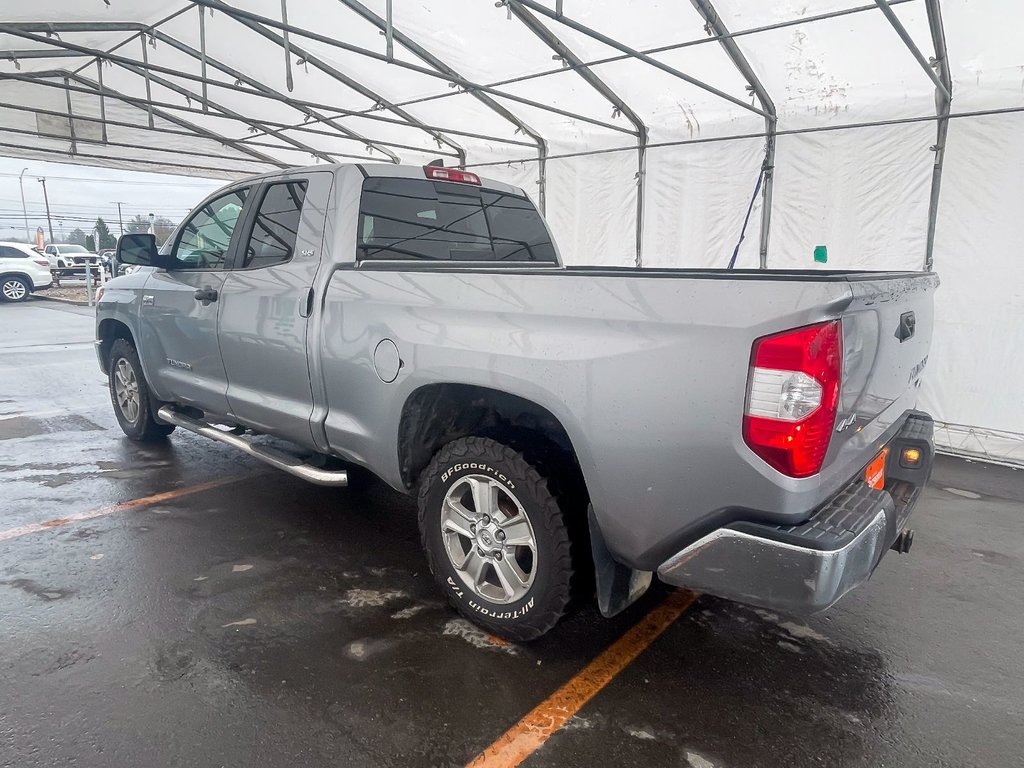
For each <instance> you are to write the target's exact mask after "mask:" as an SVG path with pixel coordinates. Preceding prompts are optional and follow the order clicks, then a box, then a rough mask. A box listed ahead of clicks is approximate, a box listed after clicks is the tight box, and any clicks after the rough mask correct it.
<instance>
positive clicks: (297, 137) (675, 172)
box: [0, 0, 1024, 463]
mask: <svg viewBox="0 0 1024 768" xmlns="http://www.w3.org/2000/svg"><path fill="white" fill-rule="evenodd" d="M6 5H8V6H13V7H5V8H4V10H3V11H0V154H5V155H11V156H18V157H32V158H39V159H47V160H55V159H60V160H64V161H66V162H74V163H82V164H92V165H102V166H105V167H120V168H125V169H132V170H156V171H167V172H174V173H192V174H195V175H200V176H208V177H224V178H233V177H238V176H242V175H246V174H250V173H258V172H263V171H267V170H272V169H274V168H277V167H282V166H288V165H308V164H311V163H317V162H334V161H339V162H354V161H360V160H368V161H377V162H398V161H401V162H406V163H421V164H422V163H426V162H428V161H430V160H433V159H435V158H439V157H440V158H443V159H444V161H445V164H447V165H460V164H461V165H467V166H469V167H473V168H475V169H477V170H479V171H480V172H481V173H482V174H484V175H486V176H491V177H495V178H500V179H504V180H508V181H511V182H513V183H516V184H518V185H519V186H522V187H523V188H524V189H526V190H527V191H528V192H529V193H530V194H531V196H533V197H534V198H535V199H536V200H537V201H538V202H539V203H540V204H541V205H542V206H543V207H544V209H545V212H546V214H547V217H548V219H549V220H550V222H551V223H552V227H553V229H554V231H555V235H556V238H557V239H558V242H559V246H560V249H561V251H562V253H563V255H564V256H565V257H566V260H567V261H568V262H569V263H577V264H617V265H632V264H640V265H642V266H683V267H725V266H727V265H728V264H729V262H730V259H731V257H732V256H733V255H734V250H735V259H736V260H735V266H737V267H746V268H749V267H758V266H767V268H769V269H771V268H831V269H844V268H860V269H909V270H917V269H923V268H925V267H926V265H927V264H928V263H931V259H934V268H935V269H936V271H938V272H939V274H940V275H941V277H942V281H943V285H942V287H941V289H940V291H939V293H938V294H937V297H936V303H937V327H936V331H935V340H934V345H933V353H932V355H931V360H930V362H929V367H928V373H927V376H926V381H925V387H924V390H923V400H924V402H923V403H922V406H923V407H924V408H926V409H928V410H930V411H931V412H932V413H934V414H935V415H936V417H937V418H938V419H939V420H940V421H941V422H942V426H941V427H940V429H939V430H938V435H937V438H938V441H939V442H940V443H941V444H942V445H943V446H944V447H946V448H947V449H950V450H954V451H959V452H965V453H971V454H977V455H982V456H987V457H990V458H995V459H999V460H1005V461H1012V462H1017V463H1024V408H1022V407H1021V405H1020V403H1019V401H1018V399H1017V397H1016V393H1015V392H1014V387H1013V384H1015V383H1016V382H1020V381H1024V355H1021V354H1018V353H1017V352H1016V347H1017V346H1018V345H1019V343H1020V341H1021V339H1020V337H1021V335H1022V331H1024V300H1022V288H1021V284H1022V282H1024V280H1022V278H1024V267H1022V266H1021V261H1020V259H1019V258H1017V255H1016V252H1017V251H1018V250H1019V248H1020V243H1021V240H1022V235H1024V217H1022V216H1020V215H1019V214H1018V213H1017V212H1018V210H1019V209H1020V208H1021V204H1022V202H1024V86H1022V78H1024V32H1022V30H1024V3H1020V2H1018V0H989V2H985V3H980V2H977V0H889V2H886V0H875V2H870V0H862V2H861V4H859V5H856V4H854V3H853V1H852V0H781V1H780V2H775V3H761V2H753V0H690V2H686V1H685V0H672V1H671V2H669V1H668V0H634V1H632V2H625V1H623V0H617V1H616V2H592V1H587V2H584V1H583V0H503V1H502V2H498V3H495V2H493V0H442V1H441V2H438V1H437V0H435V1H434V2H430V1H429V0H230V1H229V2H227V1H225V0H192V2H185V1H184V0H132V2H128V0H105V4H100V3H98V2H96V1H95V0H75V1H73V2H71V1H69V0H35V2H33V3H19V4H16V6H15V4H13V3H8V4H6ZM947 94H951V95H952V101H950V100H949V99H948V98H947ZM947 128H948V135H946V130H947ZM937 160H939V161H941V163H940V166H941V167H940V168H939V171H941V172H939V171H937V170H936V161H937ZM938 181H941V197H937V196H936V194H937V191H938V190H937V188H936V186H937V182H938ZM755 190H756V191H755ZM933 190H934V192H933ZM748 208H749V209H750V210H749V222H748V224H747V225H746V227H745V228H744V221H745V219H747V218H748ZM931 229H934V241H933V242H932V238H930V237H929V232H930V230H931ZM737 243H739V245H738V247H737ZM822 245H824V246H826V247H827V250H828V263H827V264H819V263H817V262H815V261H813V252H814V250H815V248H816V247H817V246H822Z"/></svg>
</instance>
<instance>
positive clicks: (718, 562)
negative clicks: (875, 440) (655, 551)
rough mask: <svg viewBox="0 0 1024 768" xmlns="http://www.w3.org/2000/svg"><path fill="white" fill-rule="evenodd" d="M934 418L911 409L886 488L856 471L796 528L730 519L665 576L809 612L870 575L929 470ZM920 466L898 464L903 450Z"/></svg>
mask: <svg viewBox="0 0 1024 768" xmlns="http://www.w3.org/2000/svg"><path fill="white" fill-rule="evenodd" d="M932 429H933V426H932V419H931V417H930V416H928V415H927V414H924V413H919V412H914V413H911V414H910V416H909V417H908V418H907V420H906V422H905V423H904V425H903V428H902V429H901V430H900V432H899V433H898V434H897V435H896V436H895V437H894V438H893V439H892V440H891V441H890V442H889V446H890V454H889V459H888V465H887V467H886V478H887V480H886V484H885V489H884V490H874V489H872V488H870V487H869V486H868V485H867V484H866V483H865V482H864V480H863V476H862V474H858V475H857V476H856V477H854V478H852V479H851V480H850V482H849V483H848V484H847V486H846V487H845V488H843V490H842V491H840V492H839V493H838V494H837V495H836V496H835V497H833V498H832V499H831V500H830V501H828V502H827V503H826V504H824V505H823V506H821V507H820V508H819V509H817V510H815V511H814V513H813V514H812V515H811V516H810V518H809V519H808V520H807V521H806V522H805V523H802V524H801V525H797V526H774V525H764V524H759V523H745V522H739V523H733V524H730V525H728V526H726V527H724V528H719V529H718V530H715V531H713V532H711V533H710V534H708V535H707V536H704V537H703V538H701V539H700V540H698V541H696V542H694V543H693V544H691V545H690V546H688V547H687V548H686V549H684V550H682V551H681V552H678V553H677V554H675V555H673V556H672V557H670V558H669V559H668V560H666V561H665V562H664V563H662V564H661V566H660V567H659V568H658V576H659V577H661V579H662V580H663V581H666V582H668V583H669V584H675V585H677V586H682V587H687V588H689V589H694V590H698V591H701V592H707V593H709V594H713V595H718V596H720V597H725V598H728V599H730V600H736V601H739V602H743V603H750V604H752V605H758V606H761V607H764V608H770V609H772V610H777V611H782V612H788V613H815V612H817V611H821V610H824V609H826V608H828V607H829V606H830V605H832V604H833V603H835V602H836V601H837V600H839V598H841V597H842V596H843V595H845V594H846V593H847V592H849V591H850V590H851V589H853V588H854V587H856V586H858V585H860V584H862V583H863V582H864V581H866V580H867V579H868V577H869V576H870V575H871V573H872V571H874V569H875V567H876V566H877V565H878V563H879V562H880V561H881V559H882V557H883V556H884V555H885V553H886V552H887V551H888V550H889V548H890V547H892V546H893V543H894V542H895V541H896V540H897V538H898V537H899V535H900V532H901V531H902V530H903V528H904V526H905V525H906V522H907V520H908V519H909V517H910V513H911V511H912V510H913V508H914V505H915V504H916V503H917V499H918V497H919V496H920V493H921V491H922V490H923V488H924V486H925V484H926V483H927V481H928V478H929V476H930V474H931V468H932V462H933V460H934V456H935V450H934V446H933V443H932ZM909 447H915V448H918V449H920V450H921V453H922V456H921V461H920V463H919V465H918V466H917V467H915V468H912V469H907V468H904V467H902V466H900V455H901V453H902V450H903V449H904V448H909Z"/></svg>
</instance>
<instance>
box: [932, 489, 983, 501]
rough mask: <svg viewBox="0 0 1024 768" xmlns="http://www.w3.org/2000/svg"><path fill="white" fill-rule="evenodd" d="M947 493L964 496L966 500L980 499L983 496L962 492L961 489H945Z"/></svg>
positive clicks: (971, 492)
mask: <svg viewBox="0 0 1024 768" xmlns="http://www.w3.org/2000/svg"><path fill="white" fill-rule="evenodd" d="M942 490H944V491H945V492H946V493H952V494H953V495H954V496H962V497H964V498H965V499H980V498H981V494H980V493H975V492H974V491H961V490H960V489H959V488H943V489H942Z"/></svg>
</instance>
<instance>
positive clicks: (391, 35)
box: [384, 0, 395, 61]
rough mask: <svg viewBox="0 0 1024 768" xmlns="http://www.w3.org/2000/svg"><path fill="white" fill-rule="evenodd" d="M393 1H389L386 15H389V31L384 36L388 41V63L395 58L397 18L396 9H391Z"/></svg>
mask: <svg viewBox="0 0 1024 768" xmlns="http://www.w3.org/2000/svg"><path fill="white" fill-rule="evenodd" d="M391 5H392V0H388V3H387V6H386V7H385V13H386V14H387V24H388V28H387V31H386V32H385V33H384V36H385V38H386V40H387V46H386V51H387V55H388V61H392V60H393V59H394V58H395V16H394V9H393V8H392V7H391Z"/></svg>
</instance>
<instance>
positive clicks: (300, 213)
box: [96, 165, 938, 640]
mask: <svg viewBox="0 0 1024 768" xmlns="http://www.w3.org/2000/svg"><path fill="white" fill-rule="evenodd" d="M117 258H118V259H119V261H120V262H121V263H125V264H136V265H140V266H142V267H143V268H142V269H139V270H138V271H137V272H135V273H133V274H130V275H126V276H124V277H118V278H116V279H115V280H112V281H111V282H110V283H108V284H107V287H106V290H105V292H104V293H103V295H102V298H101V299H100V301H99V305H98V310H97V324H96V333H97V342H96V345H97V346H96V349H97V353H98V357H99V365H100V367H101V368H102V370H103V372H104V373H105V374H107V375H108V376H109V381H110V395H111V400H112V402H113V405H114V412H115V414H116V415H117V419H118V421H119V422H120V424H121V426H122V428H123V429H124V432H125V433H126V434H127V435H128V436H129V437H130V438H132V439H134V440H152V439H159V438H164V437H166V436H167V435H168V434H169V433H170V432H171V431H172V430H173V429H174V428H175V427H182V428H184V429H187V430H191V431H193V432H196V433H198V434H201V435H205V436H207V437H210V438H213V439H215V440H218V441H220V442H222V443H225V444H228V445H231V446H233V447H236V448H238V449H240V450H243V451H246V452H247V453H249V454H251V455H252V456H255V457H257V458H259V459H261V460H262V461H265V462H267V463H269V464H272V465H274V466H276V467H278V468H280V469H282V470H284V471H286V472H290V473H292V474H294V475H297V476H299V477H303V478H305V479H307V480H310V481H312V482H314V483H320V484H325V485H339V486H343V485H346V484H347V482H348V479H349V476H350V474H351V475H353V476H354V473H356V472H364V471H367V470H368V471H369V472H372V473H373V474H375V475H377V476H379V477H380V478H382V479H383V480H384V482H386V483H388V484H389V485H390V486H392V487H393V488H396V489H398V490H399V491H402V492H405V493H408V494H416V497H417V499H418V508H419V526H420V531H421V534H422V540H423V546H424V549H425V550H426V555H427V558H428V561H429V563H430V568H431V570H432V572H433V573H434V576H435V577H436V579H437V582H438V584H439V585H440V588H441V589H442V590H444V592H445V593H446V594H447V596H448V597H449V599H450V600H451V602H452V603H453V604H454V605H455V607H456V608H457V609H458V610H459V611H461V612H462V613H463V614H464V615H465V616H467V617H469V618H470V619H472V620H474V621H476V622H477V623H479V624H480V625H482V626H484V627H485V628H487V629H488V630H490V631H492V632H494V633H496V634H499V635H501V636H504V637H507V638H511V639H514V640H529V639H532V638H535V637H538V636H540V635H541V634H543V633H544V632H546V631H548V630H549V629H551V628H552V627H553V626H554V625H555V623H556V622H557V621H558V620H559V619H560V617H561V616H562V615H563V614H564V613H565V611H566V608H567V606H568V605H569V602H570V597H571V595H572V594H573V592H574V591H576V592H578V591H579V590H587V591H590V593H591V594H592V593H593V592H595V591H596V595H597V601H598V605H599V607H600V609H601V611H602V612H603V613H604V614H605V615H613V614H615V613H617V612H618V611H621V610H622V609H623V608H624V607H626V606H627V605H629V604H630V603H631V602H632V601H634V600H635V599H636V598H637V597H639V595H641V594H642V593H643V592H644V591H645V590H646V589H647V587H648V585H649V584H650V583H651V580H652V578H653V576H654V574H655V573H656V574H657V575H658V577H659V578H660V579H661V580H663V581H665V582H668V583H670V584H675V585H680V586H684V587H688V588H691V589H694V590H698V591H702V592H707V593H711V594H715V595H720V596H723V597H726V598H730V599H733V600H738V601H743V602H746V603H751V604H754V605H759V606H765V607H768V608H771V609H774V610H779V611H785V612H795V613H799V612H804V613H806V612H814V611H818V610H822V609H824V608H826V607H828V606H830V605H831V604H832V603H834V602H835V601H836V600H838V599H839V598H840V597H842V595H844V594H845V593H846V592H847V591H849V590H850V589H852V588H853V587H855V586H857V585H858V584H860V583H861V582H863V581H864V580H866V579H867V578H868V577H869V576H870V574H871V573H872V571H873V570H874V568H875V567H876V566H877V565H878V563H879V561H880V560H881V558H882V556H883V555H884V554H885V553H886V551H887V550H888V549H890V548H892V549H897V550H899V551H906V550H907V549H908V548H909V546H910V543H911V540H912V531H910V530H909V529H907V528H906V527H905V524H906V522H907V518H908V516H909V514H910V511H911V508H912V507H913V506H914V504H915V502H916V500H917V497H918V495H919V494H920V492H921V489H922V488H923V487H924V485H925V483H926V481H927V479H928V476H929V474H930V472H931V465H932V459H933V445H932V420H931V418H930V417H929V416H928V415H927V414H924V413H921V412H919V411H916V410H914V406H915V401H916V398H917V390H918V387H919V384H920V380H921V375H922V372H923V371H924V368H925V365H926V363H927V361H928V350H929V345H930V341H931V331H932V298H933V292H934V290H935V289H936V287H937V285H938V279H937V277H936V276H935V275H933V274H929V273H894V272H837V271H832V272H828V271H770V272H758V271H744V270H732V271H729V270H685V269H632V268H567V267H564V266H563V265H562V263H561V259H560V257H559V254H558V249H557V248H556V246H555V244H554V242H553V241H552V237H551V233H550V231H549V230H548V228H547V226H546V224H545V222H544V220H543V218H542V217H541V215H540V214H539V213H538V212H537V210H536V208H535V207H534V206H533V204H532V203H531V202H530V200H529V198H528V197H527V196H526V194H525V193H524V192H523V191H522V190H521V189H517V188H515V187H512V186H509V185H507V184H503V183H500V182H496V181H490V180H487V179H481V178H480V177H478V176H477V175H476V174H473V173H469V172H466V171H461V170H457V169H451V168H443V167H438V166H426V167H406V166H396V165H339V166H318V167H314V168H305V169H296V170H289V171H286V172H280V173H275V174H271V175H267V176H261V177H258V178H253V179H248V180H246V181H242V182H237V183H234V184H231V185H229V186H227V187H225V188H223V189H222V190H220V191H219V192H217V193H215V194H213V195H212V196H210V197H209V198H208V199H206V200H204V201H203V202H202V203H201V204H200V205H199V207H198V208H196V209H195V210H194V211H193V212H192V213H191V214H190V215H189V216H188V217H187V218H186V219H185V221H184V222H183V223H182V225H181V226H180V227H179V228H178V229H177V231H176V232H175V233H174V234H173V235H172V236H171V237H170V238H169V239H168V240H167V242H166V243H165V244H164V246H163V248H162V249H160V250H159V251H158V250H157V249H156V246H155V242H154V239H153V237H152V236H151V235H126V236H124V237H122V238H121V240H120V242H119V243H118V253H117Z"/></svg>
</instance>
